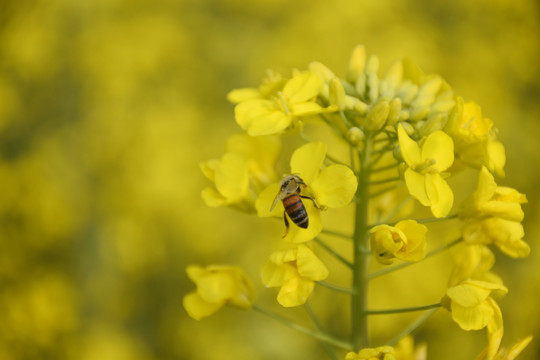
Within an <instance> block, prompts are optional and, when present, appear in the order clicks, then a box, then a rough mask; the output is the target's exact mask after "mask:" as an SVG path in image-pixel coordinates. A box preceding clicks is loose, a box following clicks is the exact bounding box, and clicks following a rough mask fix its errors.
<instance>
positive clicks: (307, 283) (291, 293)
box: [277, 276, 314, 307]
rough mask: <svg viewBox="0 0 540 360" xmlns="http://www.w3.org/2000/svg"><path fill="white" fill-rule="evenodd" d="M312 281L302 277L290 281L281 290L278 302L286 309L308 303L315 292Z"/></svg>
mask: <svg viewBox="0 0 540 360" xmlns="http://www.w3.org/2000/svg"><path fill="white" fill-rule="evenodd" d="M313 287H314V283H313V281H312V280H307V279H304V278H302V277H300V276H298V277H294V278H292V279H289V280H288V281H287V282H286V283H285V284H284V285H283V286H282V287H281V289H280V290H279V293H278V296H277V301H278V303H280V304H281V305H282V306H284V307H293V306H299V305H303V304H305V303H306V301H307V299H308V297H309V295H311V293H312V292H313Z"/></svg>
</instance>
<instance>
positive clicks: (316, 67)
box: [308, 61, 336, 82]
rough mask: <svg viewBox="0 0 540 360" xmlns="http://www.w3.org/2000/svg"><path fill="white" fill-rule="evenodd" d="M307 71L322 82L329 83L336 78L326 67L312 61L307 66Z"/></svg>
mask: <svg viewBox="0 0 540 360" xmlns="http://www.w3.org/2000/svg"><path fill="white" fill-rule="evenodd" d="M308 70H309V71H311V72H312V73H314V74H315V75H317V76H318V77H319V78H321V80H322V81H323V82H329V81H330V80H332V79H333V78H335V77H336V75H334V73H333V72H332V70H330V69H329V68H328V67H327V66H326V65H324V64H322V63H320V62H318V61H314V62H312V63H311V64H309V65H308Z"/></svg>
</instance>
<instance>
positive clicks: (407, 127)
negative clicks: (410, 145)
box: [399, 122, 416, 136]
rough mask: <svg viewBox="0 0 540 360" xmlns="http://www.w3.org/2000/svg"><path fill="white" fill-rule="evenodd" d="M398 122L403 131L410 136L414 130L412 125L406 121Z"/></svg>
mask: <svg viewBox="0 0 540 360" xmlns="http://www.w3.org/2000/svg"><path fill="white" fill-rule="evenodd" d="M399 124H400V125H401V126H402V127H403V130H405V132H406V133H407V135H409V136H412V135H413V134H414V133H415V132H416V130H415V129H414V127H413V126H412V125H411V124H410V123H408V122H400V123H399Z"/></svg>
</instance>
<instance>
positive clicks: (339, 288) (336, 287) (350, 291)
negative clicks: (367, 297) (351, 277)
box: [317, 281, 356, 295]
mask: <svg viewBox="0 0 540 360" xmlns="http://www.w3.org/2000/svg"><path fill="white" fill-rule="evenodd" d="M317 284H319V285H321V286H324V287H327V288H329V289H332V290H335V291H338V292H342V293H345V294H349V295H354V294H355V293H356V292H355V291H354V289H349V288H346V287H343V286H339V285H336V284H332V283H329V282H326V281H317Z"/></svg>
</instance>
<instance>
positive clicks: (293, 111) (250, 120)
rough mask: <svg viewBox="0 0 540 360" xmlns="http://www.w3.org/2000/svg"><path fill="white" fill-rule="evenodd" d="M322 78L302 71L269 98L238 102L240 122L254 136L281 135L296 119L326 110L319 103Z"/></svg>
mask: <svg viewBox="0 0 540 360" xmlns="http://www.w3.org/2000/svg"><path fill="white" fill-rule="evenodd" d="M322 85H323V84H322V81H321V80H320V79H319V77H318V76H317V75H315V74H313V73H311V72H303V73H299V74H297V75H296V76H293V78H292V79H290V80H288V81H287V82H286V83H285V84H284V86H283V88H282V89H281V90H280V91H277V92H275V93H272V92H271V93H270V94H268V95H269V96H267V97H266V98H248V99H247V100H244V101H242V102H240V103H239V104H238V105H236V107H235V109H234V112H235V118H236V122H237V123H238V125H240V127H241V128H242V129H244V130H246V131H247V133H248V134H249V135H251V136H258V135H272V134H280V133H282V132H283V131H284V130H286V129H287V128H289V127H290V126H292V125H294V124H293V120H295V119H297V118H299V117H302V116H308V115H314V114H318V113H321V112H323V111H324V110H323V108H322V107H321V106H320V105H319V104H317V102H315V100H316V97H317V95H318V94H319V92H320V90H321V88H322Z"/></svg>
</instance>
